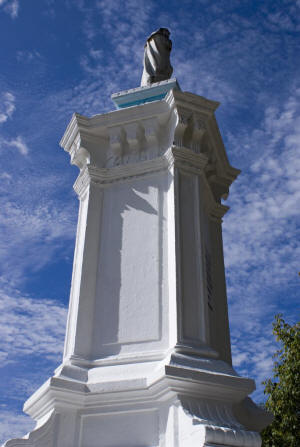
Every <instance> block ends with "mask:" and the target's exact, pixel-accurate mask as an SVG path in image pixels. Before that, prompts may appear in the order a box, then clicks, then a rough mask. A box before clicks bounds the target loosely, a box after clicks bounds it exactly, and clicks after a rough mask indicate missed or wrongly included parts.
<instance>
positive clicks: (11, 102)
mask: <svg viewBox="0 0 300 447" xmlns="http://www.w3.org/2000/svg"><path fill="white" fill-rule="evenodd" d="M15 100H16V98H15V96H14V95H13V94H12V93H11V92H3V93H2V94H0V124H1V123H5V121H7V120H8V118H11V116H12V114H13V113H14V111H15V110H16V106H15Z"/></svg>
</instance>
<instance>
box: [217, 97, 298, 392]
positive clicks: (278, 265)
mask: <svg viewBox="0 0 300 447" xmlns="http://www.w3.org/2000/svg"><path fill="white" fill-rule="evenodd" d="M299 98H300V89H297V88H295V89H293V93H292V94H291V95H290V96H289V97H288V98H287V99H286V101H284V102H283V103H282V104H280V105H270V106H268V107H267V108H266V110H265V116H264V120H263V122H262V124H261V126H260V128H258V129H256V130H254V131H252V132H250V133H249V134H245V133H244V134H243V135H240V136H238V135H237V136H236V137H237V138H236V139H233V138H231V137H229V141H230V142H231V144H232V148H233V150H236V151H237V153H238V154H240V150H241V147H242V148H243V150H246V151H247V159H246V161H247V162H248V166H245V169H244V172H242V174H241V176H240V177H239V179H238V180H237V181H236V182H235V184H234V185H233V187H232V191H231V195H230V205H231V211H230V212H229V214H228V216H226V217H225V219H224V247H225V263H226V268H227V281H228V296H229V302H230V306H229V311H230V321H231V328H232V331H231V332H232V341H233V359H234V363H235V365H236V367H237V369H238V371H239V372H240V373H241V374H246V373H247V371H248V374H249V373H251V374H253V375H254V377H255V378H256V382H257V387H258V391H257V392H256V394H255V395H256V397H257V399H258V400H262V399H263V396H262V391H261V390H262V387H261V381H262V380H264V379H266V378H267V377H270V376H271V370H272V354H273V353H274V352H275V350H276V343H275V340H274V337H273V336H272V334H271V333H272V327H271V322H272V320H273V317H274V314H275V313H278V312H280V311H284V309H287V308H289V309H293V300H294V299H295V297H294V296H293V294H292V293H289V290H292V289H291V287H293V286H294V287H296V282H297V281H298V269H299V256H300V250H299V246H298V244H297V241H298V240H299V226H298V225H297V220H298V216H299V203H300V177H299V172H300V131H299V119H300V102H299ZM285 300H287V301H285ZM295 305H296V302H295Z"/></svg>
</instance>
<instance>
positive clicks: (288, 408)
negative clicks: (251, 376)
mask: <svg viewBox="0 0 300 447" xmlns="http://www.w3.org/2000/svg"><path fill="white" fill-rule="evenodd" d="M273 334H274V335H275V336H276V340H277V341H279V342H280V344H281V349H279V350H278V351H277V352H276V354H275V355H274V357H275V363H274V367H273V372H274V378H273V379H268V380H266V381H265V382H263V384H264V385H265V390H264V393H265V394H267V395H268V399H267V401H266V405H265V407H266V409H267V410H269V411H271V412H272V413H273V415H274V421H273V422H272V424H271V425H269V426H268V427H267V428H266V429H264V430H263V432H262V433H261V436H262V441H263V442H262V446H263V447H299V446H300V323H296V324H295V325H294V326H290V325H289V324H287V323H286V322H285V321H284V320H283V318H282V315H276V316H275V322H274V323H273Z"/></svg>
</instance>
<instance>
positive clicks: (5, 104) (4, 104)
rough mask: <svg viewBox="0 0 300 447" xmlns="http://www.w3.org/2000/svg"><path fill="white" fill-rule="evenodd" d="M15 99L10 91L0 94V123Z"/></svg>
mask: <svg viewBox="0 0 300 447" xmlns="http://www.w3.org/2000/svg"><path fill="white" fill-rule="evenodd" d="M0 1H1V0H0ZM15 100H16V98H15V96H14V95H13V94H12V93H10V92H4V93H2V94H1V95H0V124H1V123H5V121H7V120H8V118H11V116H12V114H13V113H14V111H15V110H16V106H15Z"/></svg>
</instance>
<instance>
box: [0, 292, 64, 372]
mask: <svg viewBox="0 0 300 447" xmlns="http://www.w3.org/2000/svg"><path fill="white" fill-rule="evenodd" d="M0 310H1V315H2V317H1V321H0V332H1V339H0V351H1V352H2V353H4V354H6V360H5V364H3V363H2V366H4V365H7V363H8V362H17V361H18V359H19V358H20V357H21V356H22V357H23V358H24V357H25V358H26V357H27V359H28V360H29V356H30V355H32V354H34V355H37V356H38V355H43V357H46V358H48V359H51V360H55V361H57V362H59V361H60V360H61V356H62V349H63V340H64V333H65V322H66V309H65V307H63V306H62V305H61V304H58V303H56V302H54V301H51V300H47V299H43V300H38V299H33V298H30V297H28V296H26V295H21V294H20V293H19V292H18V291H17V290H15V289H14V290H13V291H11V292H9V293H7V292H4V291H0ZM25 362H26V360H25Z"/></svg>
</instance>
